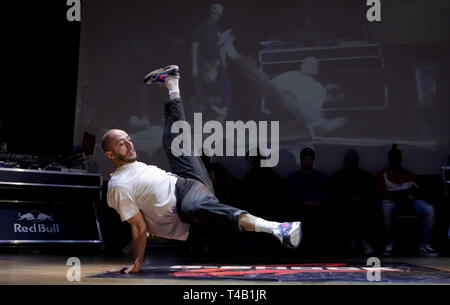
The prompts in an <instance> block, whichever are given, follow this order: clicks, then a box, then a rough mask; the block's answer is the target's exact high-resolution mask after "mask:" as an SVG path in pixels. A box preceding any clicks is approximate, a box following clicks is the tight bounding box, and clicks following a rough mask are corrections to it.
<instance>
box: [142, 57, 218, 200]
mask: <svg viewBox="0 0 450 305" xmlns="http://www.w3.org/2000/svg"><path fill="white" fill-rule="evenodd" d="M179 79H180V73H179V67H178V66H176V65H170V66H167V67H165V68H161V69H157V70H154V71H152V72H150V73H149V74H147V76H146V77H145V79H144V82H145V83H146V84H148V85H158V86H160V87H165V88H166V89H167V91H168V94H169V100H168V101H167V102H166V103H165V104H164V131H163V148H164V150H165V151H166V154H167V157H168V159H169V163H170V166H171V170H172V172H173V173H174V174H176V175H179V176H181V177H184V178H191V179H195V180H198V181H200V182H202V183H203V184H204V185H205V186H206V187H207V188H208V189H209V190H210V191H211V192H212V193H213V194H214V188H213V186H212V183H211V178H210V177H209V174H208V172H207V170H206V168H205V166H204V164H203V162H202V160H201V158H200V157H198V156H193V155H191V156H185V155H181V156H179V157H176V156H174V155H173V153H172V150H171V144H172V141H173V140H174V139H175V137H176V136H177V134H174V133H172V132H171V128H172V124H173V123H175V122H177V121H186V119H185V115H184V108H183V103H182V100H181V92H180V88H179Z"/></svg>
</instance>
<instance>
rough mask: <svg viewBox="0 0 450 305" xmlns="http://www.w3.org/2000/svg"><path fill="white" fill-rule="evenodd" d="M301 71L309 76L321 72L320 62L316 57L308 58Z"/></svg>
mask: <svg viewBox="0 0 450 305" xmlns="http://www.w3.org/2000/svg"><path fill="white" fill-rule="evenodd" d="M300 71H302V72H303V73H304V74H306V75H309V76H314V75H316V74H317V73H318V72H319V61H318V60H317V58H315V57H306V58H305V59H304V60H303V62H302V64H301V65H300Z"/></svg>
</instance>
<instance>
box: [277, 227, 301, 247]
mask: <svg viewBox="0 0 450 305" xmlns="http://www.w3.org/2000/svg"><path fill="white" fill-rule="evenodd" d="M273 235H274V236H275V237H276V238H277V239H278V240H279V241H280V242H281V243H282V244H283V245H284V246H286V247H288V248H297V247H298V246H299V245H300V241H301V240H302V223H301V222H300V221H296V222H283V223H281V224H280V225H279V226H278V227H277V228H276V229H275V231H274V232H273Z"/></svg>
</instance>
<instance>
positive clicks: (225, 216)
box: [102, 65, 302, 273]
mask: <svg viewBox="0 0 450 305" xmlns="http://www.w3.org/2000/svg"><path fill="white" fill-rule="evenodd" d="M179 79H180V73H179V67H178V66H176V65H171V66H167V67H165V68H161V69H158V70H155V71H153V72H150V73H149V74H148V75H147V76H146V77H145V79H144V81H145V83H146V84H149V85H152V84H155V85H160V86H162V87H166V88H167V90H168V94H169V100H168V101H166V102H165V104H164V116H165V122H164V132H163V147H164V150H165V151H166V153H167V155H168V159H169V163H170V166H171V172H166V171H164V170H162V169H159V168H158V167H156V166H153V165H147V164H144V163H142V162H138V161H137V156H136V152H135V150H134V147H133V143H132V140H131V139H130V137H129V136H128V134H127V133H126V132H125V131H123V130H118V129H111V130H109V131H107V132H106V133H105V135H104V136H103V138H102V148H103V150H104V151H105V155H106V157H107V158H108V159H110V160H111V162H112V163H113V165H114V167H115V170H114V172H113V173H112V174H111V178H110V180H109V183H108V193H107V202H108V205H109V206H110V207H111V208H114V209H115V210H116V211H117V213H118V214H119V215H120V218H121V220H122V221H128V223H130V225H131V234H132V242H133V263H132V264H131V265H129V266H122V267H119V268H116V269H114V270H110V272H125V273H130V272H131V273H135V272H139V269H140V267H141V264H142V261H143V259H144V254H145V248H146V242H147V232H148V233H150V234H153V235H155V236H159V237H163V238H169V239H176V240H186V239H187V237H188V234H189V227H190V224H199V225H204V226H222V227H224V228H229V229H232V230H237V231H247V232H266V233H269V234H272V235H273V236H275V237H276V238H277V239H278V240H280V242H281V243H282V244H283V245H284V246H286V247H289V248H297V247H298V246H299V244H300V241H301V236H302V230H301V223H300V222H285V223H278V222H272V221H267V220H264V219H262V218H259V217H256V216H253V215H251V214H249V213H248V212H247V211H244V210H241V209H238V208H235V207H232V206H228V205H225V204H222V203H220V202H219V201H218V199H217V198H216V197H215V195H214V190H213V186H212V183H211V180H210V177H209V175H208V172H207V171H206V169H205V167H204V165H203V163H202V161H201V159H200V157H198V156H184V155H182V156H180V157H176V156H174V155H173V153H172V151H171V143H172V140H173V139H174V138H175V137H176V134H173V133H171V126H172V124H173V123H174V122H176V121H179V120H185V115H184V109H183V104H182V101H181V95H180V88H179Z"/></svg>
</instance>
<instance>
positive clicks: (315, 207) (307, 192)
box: [287, 147, 328, 250]
mask: <svg viewBox="0 0 450 305" xmlns="http://www.w3.org/2000/svg"><path fill="white" fill-rule="evenodd" d="M315 158H316V153H315V152H314V150H312V149H311V148H309V147H306V148H303V149H302V150H301V152H300V165H301V169H300V170H298V171H296V172H294V173H292V174H291V175H289V176H288V178H287V185H288V187H289V190H290V200H289V201H290V204H292V208H291V211H292V213H293V215H298V217H300V219H301V220H302V221H303V223H304V227H303V228H304V229H303V233H304V235H303V236H304V243H305V247H311V248H309V249H310V250H312V248H315V249H314V250H317V249H318V247H319V245H318V244H309V243H310V242H316V241H317V242H318V241H323V238H322V237H324V232H325V226H326V224H327V220H326V216H327V215H326V213H325V212H326V210H325V205H326V200H327V182H328V181H327V180H328V177H327V176H326V175H325V174H324V173H322V172H320V171H317V170H315V169H314V161H315Z"/></svg>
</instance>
